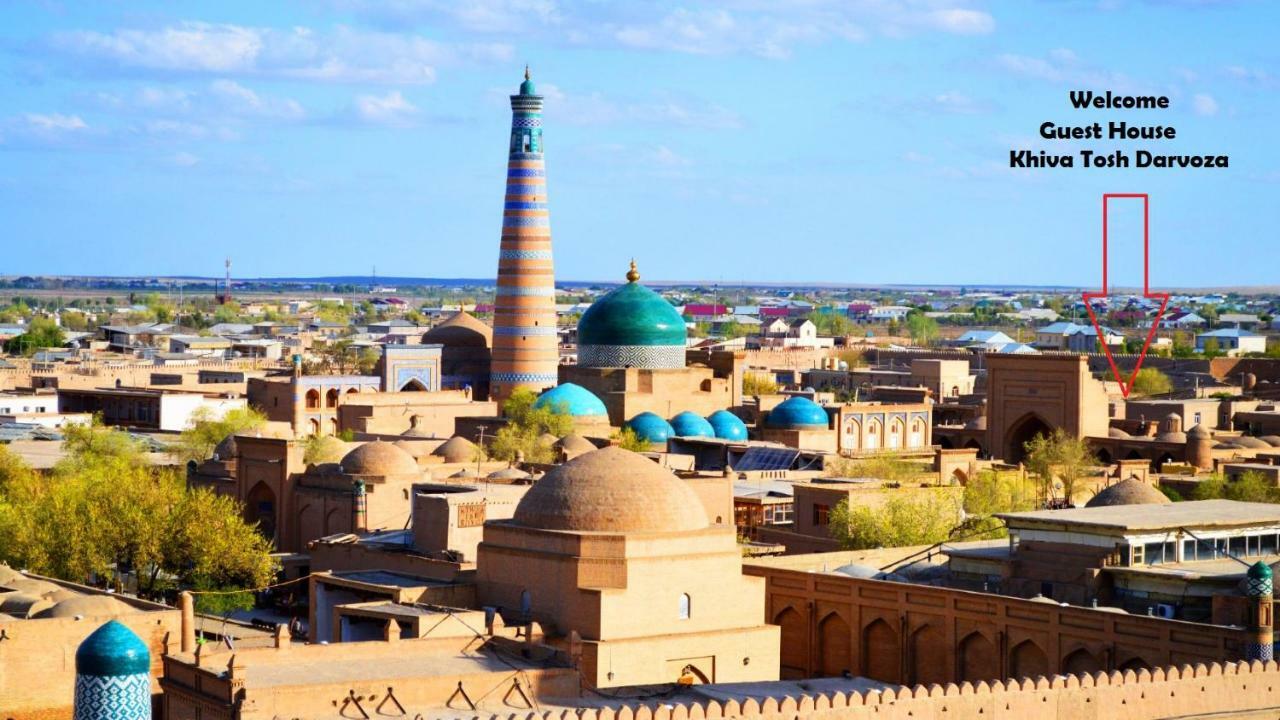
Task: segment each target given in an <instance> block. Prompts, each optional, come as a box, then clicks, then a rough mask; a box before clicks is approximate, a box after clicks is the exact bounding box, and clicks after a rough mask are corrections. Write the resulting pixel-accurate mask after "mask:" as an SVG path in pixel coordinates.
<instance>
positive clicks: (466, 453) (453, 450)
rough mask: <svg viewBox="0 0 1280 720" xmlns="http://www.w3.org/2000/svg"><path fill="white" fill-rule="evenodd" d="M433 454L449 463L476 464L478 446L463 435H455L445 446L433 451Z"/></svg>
mask: <svg viewBox="0 0 1280 720" xmlns="http://www.w3.org/2000/svg"><path fill="white" fill-rule="evenodd" d="M431 454H432V455H435V456H436V457H442V458H444V461H445V462H447V463H466V462H475V460H476V444H475V443H473V442H471V441H470V440H468V439H466V438H464V437H462V436H461V435H454V436H453V437H451V438H449V439H448V440H446V441H445V442H444V444H443V445H441V446H440V447H438V448H436V449H435V450H432V451H431Z"/></svg>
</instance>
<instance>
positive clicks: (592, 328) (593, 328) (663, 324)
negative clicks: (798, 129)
mask: <svg viewBox="0 0 1280 720" xmlns="http://www.w3.org/2000/svg"><path fill="white" fill-rule="evenodd" d="M578 344H579V345H678V346H680V347H681V348H683V347H684V345H685V326H684V318H682V317H680V313H678V312H676V309H675V307H674V306H672V304H671V303H669V302H667V301H666V300H664V299H663V298H662V296H661V295H659V294H658V293H656V292H654V291H652V290H650V289H649V288H647V287H645V286H643V285H641V284H640V283H633V282H630V283H627V284H626V285H623V286H622V287H619V288H615V289H614V290H612V291H611V292H609V294H607V295H605V296H604V297H602V298H600V299H599V300H597V301H595V302H594V303H591V307H589V308H587V311H586V312H585V313H583V314H582V319H581V320H579V321H578Z"/></svg>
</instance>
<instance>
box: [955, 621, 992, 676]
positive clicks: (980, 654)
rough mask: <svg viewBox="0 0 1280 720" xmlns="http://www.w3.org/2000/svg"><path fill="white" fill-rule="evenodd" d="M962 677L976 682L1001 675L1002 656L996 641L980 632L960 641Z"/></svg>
mask: <svg viewBox="0 0 1280 720" xmlns="http://www.w3.org/2000/svg"><path fill="white" fill-rule="evenodd" d="M959 649H960V679H961V680H967V681H969V682H971V683H976V682H978V681H979V680H988V681H989V680H996V679H999V677H1000V658H999V657H997V655H996V646H995V643H993V642H991V640H990V639H989V638H987V636H986V635H983V634H982V633H980V632H974V633H970V634H969V636H968V637H966V638H965V639H964V640H961V641H960V648H959Z"/></svg>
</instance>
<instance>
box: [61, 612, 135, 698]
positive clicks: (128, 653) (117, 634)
mask: <svg viewBox="0 0 1280 720" xmlns="http://www.w3.org/2000/svg"><path fill="white" fill-rule="evenodd" d="M74 718H75V720H151V652H150V651H149V650H147V644H146V643H144V642H142V638H140V637H138V636H137V634H135V633H134V632H133V631H132V630H130V629H129V628H127V627H125V626H124V624H122V623H120V622H117V621H115V620H110V621H108V622H107V623H105V624H104V625H102V627H99V628H98V629H97V630H94V631H93V632H92V633H91V634H90V635H89V637H87V638H85V639H84V642H82V643H80V647H79V648H77V649H76V695H75V711H74Z"/></svg>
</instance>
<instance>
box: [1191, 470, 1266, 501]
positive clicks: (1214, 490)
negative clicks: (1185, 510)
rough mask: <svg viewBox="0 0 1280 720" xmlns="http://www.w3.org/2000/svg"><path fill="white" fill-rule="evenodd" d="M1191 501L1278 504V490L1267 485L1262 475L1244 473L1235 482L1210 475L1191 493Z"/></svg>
mask: <svg viewBox="0 0 1280 720" xmlns="http://www.w3.org/2000/svg"><path fill="white" fill-rule="evenodd" d="M1191 499H1192V500H1216V499H1223V500H1238V501H1240V502H1265V503H1277V502H1280V488H1276V487H1274V486H1272V485H1270V484H1269V483H1267V480H1266V478H1265V477H1263V475H1262V473H1258V472H1253V471H1249V472H1245V473H1242V474H1241V475H1240V477H1239V478H1237V479H1235V480H1228V479H1227V478H1225V477H1223V476H1222V475H1212V476H1210V477H1208V478H1206V479H1204V480H1201V481H1200V482H1199V483H1198V484H1196V487H1195V489H1194V490H1192V492H1191Z"/></svg>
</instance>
